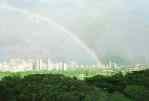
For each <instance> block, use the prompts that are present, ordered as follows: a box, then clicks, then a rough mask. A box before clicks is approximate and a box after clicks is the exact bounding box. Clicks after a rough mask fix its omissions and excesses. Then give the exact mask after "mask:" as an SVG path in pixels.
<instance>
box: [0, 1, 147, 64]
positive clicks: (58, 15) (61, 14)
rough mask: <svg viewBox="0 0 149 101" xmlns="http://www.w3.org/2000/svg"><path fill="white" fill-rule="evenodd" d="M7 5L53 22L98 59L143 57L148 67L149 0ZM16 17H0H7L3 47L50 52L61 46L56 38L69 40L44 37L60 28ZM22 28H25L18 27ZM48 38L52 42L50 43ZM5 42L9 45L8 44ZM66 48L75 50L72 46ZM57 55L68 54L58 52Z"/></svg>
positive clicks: (133, 58)
mask: <svg viewBox="0 0 149 101" xmlns="http://www.w3.org/2000/svg"><path fill="white" fill-rule="evenodd" d="M4 2H6V0H5V1H4ZM7 3H8V4H11V5H13V6H15V7H20V8H23V9H26V10H29V11H30V12H34V13H39V14H41V15H43V16H47V17H49V18H52V19H53V20H54V21H55V22H57V23H59V24H61V25H63V26H64V27H65V28H66V29H68V30H70V31H71V32H73V33H74V34H75V35H76V36H78V38H79V39H81V40H82V41H83V42H84V43H85V44H86V45H87V46H88V47H90V48H91V49H92V50H94V51H95V53H96V54H97V55H98V57H99V58H102V57H104V56H106V55H107V54H112V55H116V56H122V57H127V58H128V59H130V60H132V61H137V60H139V58H140V57H141V58H142V57H143V59H146V60H145V61H147V62H148V63H149V59H148V57H149V54H148V51H149V46H148V43H149V35H148V32H149V30H148V27H149V22H148V16H149V15H148V14H149V13H148V12H149V10H148V4H149V1H147V0H141V1H140V0H135V1H130V0H110V1H109V0H92V1H91V0H61V1H59V0H43V1H42V0H28V2H25V0H24V1H20V0H12V1H11V2H10V0H7ZM20 5H22V6H20ZM4 14H5V15H4ZM13 14H14V12H8V15H9V17H8V15H7V14H6V13H5V12H4V11H1V13H0V15H4V16H3V17H4V18H2V16H1V17H0V18H1V22H2V23H1V24H0V25H1V27H0V28H1V29H0V31H1V32H2V33H3V32H4V31H5V32H4V33H5V35H0V36H1V39H0V45H1V46H6V45H9V46H13V45H15V43H20V45H21V46H22V45H27V44H28V42H32V44H31V43H30V46H35V47H36V48H37V47H38V45H37V43H40V44H41V46H42V48H47V47H48V46H49V44H50V46H51V47H52V48H55V47H57V46H59V44H60V42H61V41H60V42H57V43H56V42H54V39H55V38H57V40H62V41H63V39H65V37H67V36H65V34H63V36H59V34H56V35H54V36H49V34H45V33H50V32H51V33H60V32H57V31H55V30H57V29H58V28H57V29H54V28H52V29H50V28H49V26H47V25H46V23H43V22H42V23H40V24H35V23H33V22H31V21H26V18H24V17H22V16H23V15H19V14H17V16H14V17H13V16H12V15H13ZM10 16H11V17H10ZM7 17H8V18H7ZM9 20H10V21H9ZM11 20H13V22H12V21H11ZM3 21H4V22H3ZM9 22H12V23H13V25H16V26H17V29H16V28H15V26H13V27H12V26H11V24H12V23H11V24H10V23H9ZM22 23H23V24H22ZM20 24H21V25H23V26H22V27H19V25H20ZM2 26H4V28H6V26H8V28H9V31H8V30H6V29H5V30H4V29H3V28H2ZM41 26H42V27H41ZM43 27H44V28H43ZM8 28H7V29H8ZM14 29H15V30H14ZM52 31H53V32H52ZM31 32H33V33H31ZM26 33H30V34H29V36H30V37H27V35H26ZM42 33H44V35H43V34H42ZM50 35H53V34H50ZM49 37H53V38H51V39H50V40H49ZM6 38H7V39H8V40H9V41H7V40H5V39H6ZM46 38H47V39H46ZM26 39H27V40H26ZM41 39H42V40H41ZM51 40H52V41H51ZM52 42H54V44H55V45H52ZM66 42H67V41H66ZM47 43H48V44H47ZM66 46H69V48H73V45H72V46H71V45H66ZM39 48H40V47H39ZM57 49H58V48H56V50H57ZM65 52H66V53H68V52H67V51H65ZM70 54H71V53H70ZM70 54H69V55H70ZM56 55H58V56H61V55H66V54H65V53H64V52H62V53H59V52H56ZM137 62H138V61H137Z"/></svg>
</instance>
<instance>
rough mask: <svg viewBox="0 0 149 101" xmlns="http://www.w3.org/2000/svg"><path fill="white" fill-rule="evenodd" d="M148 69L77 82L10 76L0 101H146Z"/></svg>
mask: <svg viewBox="0 0 149 101" xmlns="http://www.w3.org/2000/svg"><path fill="white" fill-rule="evenodd" d="M148 81H149V70H144V71H138V72H132V73H128V74H127V75H123V74H122V73H117V74H115V75H112V76H103V75H96V76H94V77H89V78H86V79H85V80H79V79H77V78H76V77H67V76H64V75H60V74H57V75H56V74H32V75H25V76H23V77H22V76H20V75H11V76H6V77H3V78H2V79H1V81H0V101H149V82H148Z"/></svg>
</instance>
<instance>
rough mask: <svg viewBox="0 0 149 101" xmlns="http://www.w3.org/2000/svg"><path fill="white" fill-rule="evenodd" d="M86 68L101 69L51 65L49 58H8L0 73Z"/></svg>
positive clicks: (76, 65) (97, 65) (69, 64)
mask: <svg viewBox="0 0 149 101" xmlns="http://www.w3.org/2000/svg"><path fill="white" fill-rule="evenodd" d="M87 67H94V68H95V67H101V64H95V65H80V64H76V63H73V62H72V63H64V62H59V63H52V62H51V61H50V59H49V58H9V59H7V60H6V61H3V62H0V71H14V72H17V71H32V70H35V71H38V70H68V69H74V68H75V69H77V68H87ZM104 67H105V66H104Z"/></svg>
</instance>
